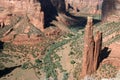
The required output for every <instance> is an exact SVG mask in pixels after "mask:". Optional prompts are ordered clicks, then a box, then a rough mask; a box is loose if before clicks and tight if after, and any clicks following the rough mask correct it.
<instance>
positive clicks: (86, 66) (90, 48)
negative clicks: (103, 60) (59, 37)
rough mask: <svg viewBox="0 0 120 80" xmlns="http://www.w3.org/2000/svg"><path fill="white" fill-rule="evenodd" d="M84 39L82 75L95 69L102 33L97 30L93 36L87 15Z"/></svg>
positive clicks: (90, 22) (90, 21) (88, 73)
mask: <svg viewBox="0 0 120 80" xmlns="http://www.w3.org/2000/svg"><path fill="white" fill-rule="evenodd" d="M84 41H85V42H84V54H83V64H82V77H84V76H85V75H90V74H92V73H93V72H95V71H96V70H97V67H98V59H99V55H100V52H101V47H102V34H101V33H100V32H99V31H98V32H97V33H96V36H95V37H94V36H93V25H92V18H91V17H88V22H87V25H86V28H85V38H84Z"/></svg>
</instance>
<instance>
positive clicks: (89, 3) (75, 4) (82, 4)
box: [66, 0, 103, 14]
mask: <svg viewBox="0 0 120 80" xmlns="http://www.w3.org/2000/svg"><path fill="white" fill-rule="evenodd" d="M102 1H103V0H66V9H68V8H70V7H72V8H73V10H74V12H77V11H80V12H81V13H87V14H96V13H97V12H98V10H99V8H101V5H102Z"/></svg>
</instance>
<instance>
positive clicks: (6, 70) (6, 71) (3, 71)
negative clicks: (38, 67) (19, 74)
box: [0, 65, 21, 78]
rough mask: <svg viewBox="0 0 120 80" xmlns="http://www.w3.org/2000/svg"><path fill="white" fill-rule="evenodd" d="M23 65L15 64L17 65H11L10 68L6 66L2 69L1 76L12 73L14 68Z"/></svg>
mask: <svg viewBox="0 0 120 80" xmlns="http://www.w3.org/2000/svg"><path fill="white" fill-rule="evenodd" d="M18 67H21V65H20V66H15V67H10V68H5V69H4V70H0V78H1V77H3V76H5V75H7V74H9V73H11V72H12V71H13V70H14V69H16V68H18Z"/></svg>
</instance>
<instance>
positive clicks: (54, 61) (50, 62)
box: [43, 40, 69, 80]
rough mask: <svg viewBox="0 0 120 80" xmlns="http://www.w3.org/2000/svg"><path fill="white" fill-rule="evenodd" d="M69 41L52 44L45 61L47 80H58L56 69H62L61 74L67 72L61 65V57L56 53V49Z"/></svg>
mask: <svg viewBox="0 0 120 80" xmlns="http://www.w3.org/2000/svg"><path fill="white" fill-rule="evenodd" d="M68 41H69V40H63V41H61V42H57V43H55V44H52V45H51V46H50V47H49V49H48V50H47V52H46V55H45V57H44V59H43V61H44V72H45V73H46V79H47V78H49V77H52V78H53V79H54V80H57V73H56V69H57V68H58V69H60V70H61V72H63V71H65V70H64V69H63V68H62V65H61V64H60V62H59V61H60V57H59V56H58V55H57V54H56V53H55V52H54V50H55V49H57V48H59V47H61V46H62V45H64V44H66V43H67V42H68Z"/></svg>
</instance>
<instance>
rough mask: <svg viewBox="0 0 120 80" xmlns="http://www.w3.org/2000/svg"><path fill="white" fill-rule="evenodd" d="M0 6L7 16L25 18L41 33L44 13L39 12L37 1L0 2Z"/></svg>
mask: <svg viewBox="0 0 120 80" xmlns="http://www.w3.org/2000/svg"><path fill="white" fill-rule="evenodd" d="M0 5H1V7H4V8H5V10H6V12H8V13H9V14H12V15H19V16H27V17H28V18H29V20H30V22H31V23H32V24H33V25H34V26H35V27H36V28H38V29H39V30H41V31H43V28H44V13H43V12H42V11H41V4H40V3H39V2H38V1H37V0H1V1H0ZM6 12H4V13H3V14H6Z"/></svg>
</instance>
